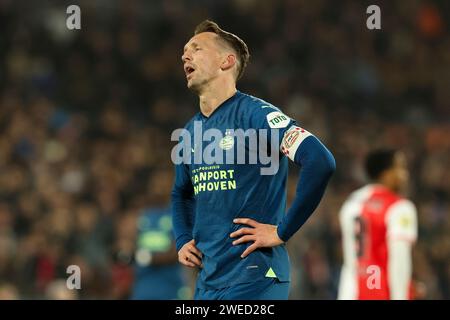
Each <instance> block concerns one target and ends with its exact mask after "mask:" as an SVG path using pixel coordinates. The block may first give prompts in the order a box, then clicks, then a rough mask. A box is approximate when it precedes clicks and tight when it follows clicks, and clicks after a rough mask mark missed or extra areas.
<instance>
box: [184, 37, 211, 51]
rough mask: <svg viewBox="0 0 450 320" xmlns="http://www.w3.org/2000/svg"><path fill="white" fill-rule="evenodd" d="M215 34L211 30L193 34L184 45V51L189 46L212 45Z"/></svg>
mask: <svg viewBox="0 0 450 320" xmlns="http://www.w3.org/2000/svg"><path fill="white" fill-rule="evenodd" d="M216 41H217V34H215V33H213V32H202V33H199V34H196V35H194V36H193V37H192V38H191V39H189V41H188V42H187V43H186V44H185V46H184V51H186V50H187V49H188V48H190V47H198V46H214V45H216Z"/></svg>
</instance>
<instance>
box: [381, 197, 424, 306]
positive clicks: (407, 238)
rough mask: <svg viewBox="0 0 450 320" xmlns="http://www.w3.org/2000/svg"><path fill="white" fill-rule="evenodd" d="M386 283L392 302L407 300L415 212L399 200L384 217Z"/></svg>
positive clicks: (410, 203) (414, 233) (410, 274)
mask: <svg viewBox="0 0 450 320" xmlns="http://www.w3.org/2000/svg"><path fill="white" fill-rule="evenodd" d="M386 225H387V239H386V240H387V245H388V253H389V256H388V277H389V279H388V281H389V290H390V298H391V299H392V300H408V298H409V289H410V284H411V277H412V246H413V244H414V243H415V242H416V240H417V211H416V208H415V206H414V204H413V203H412V202H411V201H408V200H401V201H398V202H397V203H395V204H394V205H392V206H391V208H390V209H389V212H388V213H387V215H386Z"/></svg>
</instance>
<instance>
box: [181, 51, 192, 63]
mask: <svg viewBox="0 0 450 320" xmlns="http://www.w3.org/2000/svg"><path fill="white" fill-rule="evenodd" d="M181 61H182V62H183V63H186V61H192V57H191V55H190V54H189V51H188V50H186V51H185V52H184V53H183V55H182V56H181Z"/></svg>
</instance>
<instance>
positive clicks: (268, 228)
mask: <svg viewBox="0 0 450 320" xmlns="http://www.w3.org/2000/svg"><path fill="white" fill-rule="evenodd" d="M233 222H234V223H237V224H246V225H248V226H250V227H251V228H241V229H239V230H237V231H235V232H233V233H231V234H230V237H231V238H236V237H239V239H236V240H234V241H233V245H238V244H241V243H245V242H250V241H252V242H253V244H251V245H250V246H249V247H248V248H247V249H246V250H245V251H244V253H243V254H242V255H241V258H245V257H246V256H248V255H249V254H250V253H252V252H253V251H255V250H256V249H258V248H267V247H275V246H278V245H280V244H282V243H283V240H281V239H280V237H278V233H277V226H274V225H271V224H264V223H259V222H257V221H255V220H253V219H250V218H236V219H234V220H233Z"/></svg>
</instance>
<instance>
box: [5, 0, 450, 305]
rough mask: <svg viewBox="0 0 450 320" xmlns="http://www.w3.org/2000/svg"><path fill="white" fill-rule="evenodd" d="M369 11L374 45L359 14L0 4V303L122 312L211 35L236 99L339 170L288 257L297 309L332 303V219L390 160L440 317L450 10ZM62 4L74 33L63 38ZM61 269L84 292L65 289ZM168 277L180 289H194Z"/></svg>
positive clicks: (269, 5) (421, 288)
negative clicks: (236, 63) (264, 104)
mask: <svg viewBox="0 0 450 320" xmlns="http://www.w3.org/2000/svg"><path fill="white" fill-rule="evenodd" d="M372 2H377V3H378V4H379V5H380V8H381V14H382V16H381V17H382V29H381V30H375V31H371V30H368V29H367V28H366V19H367V17H368V15H367V14H366V8H367V6H368V5H369V4H372V3H369V2H367V3H366V2H365V1H347V0H346V1H339V2H334V1H324V0H315V1H306V0H303V1H299V0H298V1H297V0H286V1H278V0H264V1H257V0H230V1H228V0H227V1H225V0H215V1H208V0H192V1H188V0H183V1H181V0H164V1H163V0H158V1H157V0H152V1H135V0H126V1H125V0H123V1H118V0H95V1H71V2H66V1H35V0H33V1H25V0H23V1H13V0H0V30H1V36H0V298H3V299H14V298H16V299H28V298H38V299H46V298H47V299H56V298H64V299H128V298H130V297H131V293H132V290H133V283H134V281H135V279H136V273H135V267H134V252H135V251H136V247H137V243H138V241H137V238H138V227H137V225H138V221H139V218H140V217H141V216H142V214H143V213H144V212H149V211H151V210H152V209H158V210H159V209H161V208H162V209H164V208H167V207H168V206H169V205H170V190H171V185H172V179H173V173H172V169H173V168H172V163H171V161H170V151H171V149H172V147H173V145H174V143H173V142H171V141H170V134H171V132H172V131H173V130H174V129H176V128H180V127H183V126H184V124H185V123H186V122H187V121H188V120H189V119H190V118H191V117H192V115H193V114H194V113H196V112H197V111H198V106H197V100H196V97H195V96H194V95H193V94H192V93H190V92H189V91H188V89H187V88H186V84H185V77H184V72H183V69H182V63H181V54H182V48H183V46H184V44H185V42H186V41H187V40H188V39H189V38H190V37H191V36H192V32H193V29H194V27H195V25H196V24H197V23H199V22H200V21H202V20H204V19H205V18H211V19H213V20H215V21H217V22H218V23H219V25H221V26H222V27H223V28H224V29H226V30H229V31H231V32H234V33H236V34H238V35H239V36H240V37H241V38H242V39H244V41H246V42H247V44H248V46H249V48H250V53H251V60H250V64H249V66H248V69H247V71H246V74H245V75H244V77H243V79H242V80H241V81H240V82H239V83H238V87H239V89H240V90H241V91H244V92H247V93H249V94H252V95H255V96H258V97H260V98H263V99H265V100H268V101H270V102H271V103H273V104H275V105H277V106H279V107H280V108H281V109H282V110H283V111H284V112H285V113H287V114H288V115H290V116H291V117H293V118H295V119H297V120H298V122H299V123H300V124H301V125H302V126H303V127H305V128H307V129H308V130H309V131H311V132H313V133H315V134H316V135H317V136H318V137H320V138H321V139H322V140H323V141H324V142H325V143H326V145H327V146H329V148H330V149H331V151H332V152H333V153H334V155H335V157H336V162H337V172H336V174H335V175H334V177H333V178H332V181H331V183H330V187H329V188H328V190H327V193H326V195H325V198H324V199H323V201H322V203H321V205H320V207H319V208H318V209H317V211H316V212H315V213H314V215H313V216H312V217H311V219H310V220H309V222H308V223H307V224H306V225H305V226H304V227H303V228H302V229H301V231H300V232H298V233H297V234H296V235H295V237H294V238H293V239H292V240H291V241H290V243H289V251H290V256H291V260H292V261H291V262H292V269H293V282H292V290H291V298H292V299H335V298H336V292H337V285H338V280H339V272H340V266H341V262H342V259H341V244H340V231H339V225H338V219H337V217H338V212H339V209H340V206H341V205H342V203H343V201H344V200H345V198H346V197H347V196H348V195H349V193H350V192H351V191H353V190H354V189H355V188H358V187H360V186H361V185H363V184H364V183H366V182H367V181H366V177H365V174H364V170H363V161H364V157H365V155H366V153H367V152H368V151H369V150H370V149H372V148H373V147H376V146H391V147H396V148H400V149H402V150H404V151H405V152H406V154H407V156H408V160H409V166H410V168H411V184H410V188H409V191H408V196H409V197H410V198H411V199H412V200H413V201H414V202H415V204H416V205H417V207H418V214H419V240H418V243H417V244H416V246H415V249H414V279H415V283H416V296H417V298H420V299H449V298H450V219H449V214H450V197H449V195H450V90H449V89H450V36H449V32H448V21H450V19H449V18H450V17H449V14H450V2H449V1H446V0H442V1H418V0H408V1H372ZM70 4H78V5H79V6H80V8H81V26H82V29H81V30H73V31H71V30H68V29H67V28H66V18H67V17H68V15H67V14H66V8H67V6H68V5H70ZM291 169H292V170H290V179H289V193H290V195H291V196H292V194H293V193H294V190H295V183H296V181H297V175H298V169H297V168H295V167H294V166H293V167H292V168H291ZM162 225H163V224H161V223H160V226H162ZM164 226H166V227H167V225H166V224H164ZM169 227H170V226H169ZM165 230H168V229H167V228H166V229H165ZM149 239H150V240H149ZM151 239H153V238H151V237H148V238H147V240H148V241H147V242H148V243H150V245H151ZM155 239H156V238H155ZM155 241H156V240H155ZM166 248H167V246H166ZM69 265H78V266H80V268H81V275H82V278H81V285H82V289H81V290H73V291H70V290H67V289H66V279H67V277H68V274H67V273H66V269H67V267H68V266H69ZM179 272H181V273H182V277H183V279H184V281H185V285H186V286H187V287H188V288H189V286H191V287H192V284H193V279H194V276H195V273H194V272H192V271H189V270H185V269H182V268H179ZM161 285H164V281H162V284H161ZM154 291H155V292H156V291H157V290H156V289H155V290H154ZM190 293H191V292H190V291H189V290H186V288H185V290H184V291H183V294H182V295H179V297H181V298H189V297H190Z"/></svg>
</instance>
